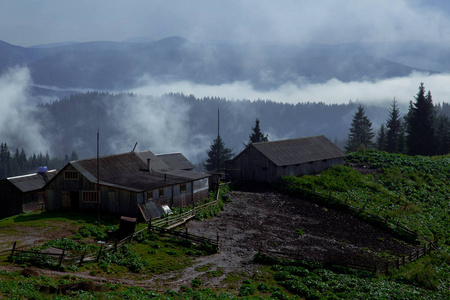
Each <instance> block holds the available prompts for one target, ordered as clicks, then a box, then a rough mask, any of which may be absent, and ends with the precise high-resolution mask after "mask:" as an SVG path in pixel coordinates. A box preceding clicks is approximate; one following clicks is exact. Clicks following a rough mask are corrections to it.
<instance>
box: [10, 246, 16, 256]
mask: <svg viewBox="0 0 450 300" xmlns="http://www.w3.org/2000/svg"><path fill="white" fill-rule="evenodd" d="M16 245H17V242H14V244H13V247H12V249H11V257H13V256H14V251H15V250H16Z"/></svg>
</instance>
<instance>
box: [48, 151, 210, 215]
mask: <svg viewBox="0 0 450 300" xmlns="http://www.w3.org/2000/svg"><path fill="white" fill-rule="evenodd" d="M169 156H170V157H169ZM163 159H164V160H166V161H167V162H168V163H169V165H170V166H169V165H168V164H166V163H165V162H164V161H163ZM163 159H161V158H160V157H158V156H156V155H154V154H153V153H152V152H151V151H142V152H129V153H122V154H117V155H110V156H104V157H100V158H98V159H97V158H92V159H84V160H78V161H72V162H69V163H68V164H67V165H66V166H65V167H64V168H63V169H62V170H61V171H60V172H58V174H57V176H55V177H54V178H53V179H52V180H51V181H50V182H49V183H48V184H47V186H46V188H45V193H46V198H45V201H46V209H47V210H57V209H67V210H80V209H91V210H101V211H103V212H109V213H112V214H120V215H122V216H126V217H132V218H135V217H139V216H142V217H143V218H144V220H145V221H148V219H149V218H152V217H157V215H156V216H155V215H151V216H150V215H149V214H148V213H146V212H148V211H155V210H154V209H153V210H152V209H150V208H151V207H153V206H155V205H156V206H157V207H159V206H163V205H167V206H169V207H180V206H187V205H190V204H195V203H196V202H198V201H200V200H202V199H205V198H207V197H208V196H209V188H208V187H209V182H208V178H209V175H208V174H205V173H197V172H193V171H187V170H184V169H178V168H185V167H186V168H188V169H189V167H190V165H192V164H191V163H190V162H189V161H188V160H187V159H186V158H185V157H184V156H183V155H181V154H174V155H164V156H163ZM188 162H189V163H188ZM145 206H148V207H147V209H146V207H145ZM156 211H158V210H156Z"/></svg>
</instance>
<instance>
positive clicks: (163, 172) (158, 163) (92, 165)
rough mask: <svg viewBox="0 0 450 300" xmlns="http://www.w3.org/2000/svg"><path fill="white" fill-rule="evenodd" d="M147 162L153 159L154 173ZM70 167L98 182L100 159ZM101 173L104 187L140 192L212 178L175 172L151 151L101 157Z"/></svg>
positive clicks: (194, 173) (201, 174) (79, 162)
mask: <svg viewBox="0 0 450 300" xmlns="http://www.w3.org/2000/svg"><path fill="white" fill-rule="evenodd" d="M147 159H150V164H151V171H149V170H148V166H147ZM70 164H71V165H72V166H73V167H74V168H75V169H77V170H78V171H79V172H80V173H81V174H82V175H83V176H84V177H86V178H87V179H88V180H90V181H91V182H96V181H97V158H92V159H84V160H78V161H74V162H71V163H70ZM99 173H100V176H99V177H100V184H103V185H107V186H112V187H117V188H122V189H127V190H132V191H136V192H139V191H144V190H151V189H155V188H159V187H164V186H169V185H173V184H180V183H185V182H188V181H191V180H198V179H202V178H206V177H208V175H207V174H204V173H197V172H191V171H184V170H176V169H171V168H170V167H169V166H168V165H166V164H165V163H164V162H163V161H162V160H161V159H160V158H158V157H157V156H156V155H154V154H153V153H152V152H151V151H143V152H129V153H122V154H116V155H110V156H104V157H100V158H99Z"/></svg>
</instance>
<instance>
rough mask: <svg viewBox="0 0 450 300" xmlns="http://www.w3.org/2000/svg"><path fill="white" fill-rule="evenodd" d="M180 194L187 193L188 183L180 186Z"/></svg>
mask: <svg viewBox="0 0 450 300" xmlns="http://www.w3.org/2000/svg"><path fill="white" fill-rule="evenodd" d="M180 193H186V183H183V184H180Z"/></svg>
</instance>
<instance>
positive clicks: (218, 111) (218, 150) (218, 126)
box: [217, 109, 220, 172]
mask: <svg viewBox="0 0 450 300" xmlns="http://www.w3.org/2000/svg"><path fill="white" fill-rule="evenodd" d="M217 172H220V110H219V109H218V110H217Z"/></svg>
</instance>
